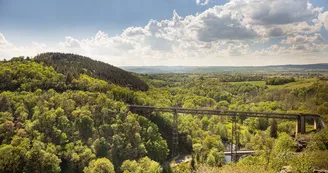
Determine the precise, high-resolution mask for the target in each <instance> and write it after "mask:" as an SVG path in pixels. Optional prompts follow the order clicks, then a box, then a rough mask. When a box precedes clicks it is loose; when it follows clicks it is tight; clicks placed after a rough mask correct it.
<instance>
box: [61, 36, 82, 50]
mask: <svg viewBox="0 0 328 173" xmlns="http://www.w3.org/2000/svg"><path fill="white" fill-rule="evenodd" d="M59 44H61V45H62V46H64V47H67V48H80V47H81V45H80V42H79V41H78V40H76V39H74V38H72V37H65V42H61V43H59Z"/></svg>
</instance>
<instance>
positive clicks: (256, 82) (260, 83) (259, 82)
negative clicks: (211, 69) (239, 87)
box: [229, 81, 265, 86]
mask: <svg viewBox="0 0 328 173" xmlns="http://www.w3.org/2000/svg"><path fill="white" fill-rule="evenodd" d="M229 83H230V84H243V83H244V84H247V83H248V84H253V85H259V86H264V85H265V81H245V82H229Z"/></svg>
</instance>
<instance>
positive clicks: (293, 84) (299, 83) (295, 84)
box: [229, 78, 328, 89]
mask: <svg viewBox="0 0 328 173" xmlns="http://www.w3.org/2000/svg"><path fill="white" fill-rule="evenodd" d="M317 81H318V80H317V79H316V78H311V79H302V80H297V81H296V82H291V83H287V84H283V85H267V86H268V88H270V89H296V88H304V87H309V86H311V85H312V84H314V83H315V82H317ZM320 82H328V81H320ZM229 83H230V84H246V83H248V84H253V85H258V86H265V85H266V84H265V81H246V82H229Z"/></svg>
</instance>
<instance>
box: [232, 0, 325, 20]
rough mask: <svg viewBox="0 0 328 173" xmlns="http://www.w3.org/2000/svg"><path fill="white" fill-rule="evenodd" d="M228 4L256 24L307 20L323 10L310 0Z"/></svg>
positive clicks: (251, 0) (253, 0) (239, 0)
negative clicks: (314, 5) (315, 6)
mask: <svg viewBox="0 0 328 173" xmlns="http://www.w3.org/2000/svg"><path fill="white" fill-rule="evenodd" d="M228 4H229V5H230V6H229V8H230V9H233V10H236V11H240V12H241V13H243V14H244V15H245V18H246V20H247V22H248V23H251V24H256V25H282V24H290V23H295V22H301V21H306V20H308V19H311V18H313V17H315V16H317V15H318V14H319V13H320V12H321V11H322V9H321V8H314V7H313V5H312V4H311V3H309V2H308V0H248V1H245V0H231V1H230V2H229V3H228Z"/></svg>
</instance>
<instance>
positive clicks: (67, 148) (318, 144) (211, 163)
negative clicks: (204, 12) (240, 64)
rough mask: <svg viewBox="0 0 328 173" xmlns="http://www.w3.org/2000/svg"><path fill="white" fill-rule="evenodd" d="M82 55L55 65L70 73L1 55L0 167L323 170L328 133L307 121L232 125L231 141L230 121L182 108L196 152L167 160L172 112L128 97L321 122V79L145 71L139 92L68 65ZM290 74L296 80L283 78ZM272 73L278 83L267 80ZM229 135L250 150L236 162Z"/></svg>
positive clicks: (153, 172) (152, 172) (6, 171)
mask: <svg viewBox="0 0 328 173" xmlns="http://www.w3.org/2000/svg"><path fill="white" fill-rule="evenodd" d="M43 60H44V61H45V60H48V61H50V60H51V59H50V58H44V59H43ZM39 62H43V61H39ZM58 62H61V63H62V64H58ZM79 62H80V61H75V62H70V61H67V60H66V59H64V60H62V61H57V62H56V65H57V67H56V68H57V70H58V68H60V69H65V68H64V67H66V68H68V69H66V70H67V71H69V73H66V76H65V75H64V74H62V73H59V72H58V71H56V70H55V67H52V66H46V65H44V63H38V62H36V61H35V60H31V59H29V58H26V59H24V58H22V57H18V58H13V59H11V60H10V61H1V62H0V172H1V173H2V172H3V173H11V172H49V173H60V172H62V173H68V172H70V173H71V172H72V173H80V172H85V173H90V172H93V171H92V170H95V169H96V168H97V167H101V170H102V169H103V168H104V169H105V168H106V170H110V171H103V172H110V173H114V172H116V173H134V172H139V173H144V172H142V171H139V170H147V172H149V173H160V172H170V173H180V172H184V173H192V172H199V173H205V172H206V173H211V172H213V173H214V172H236V171H235V170H237V171H238V172H254V173H257V172H261V173H262V172H269V173H271V172H272V173H273V172H278V171H280V169H281V168H282V167H284V166H287V165H288V166H291V169H292V171H293V172H310V171H312V170H313V169H328V160H327V157H328V150H327V148H328V139H327V136H328V130H327V129H324V130H321V131H320V132H316V131H314V130H313V122H311V121H307V124H306V127H307V129H306V134H304V135H303V134H302V135H299V136H297V137H296V138H294V136H295V130H296V128H295V120H291V121H290V120H283V119H275V120H273V119H268V118H247V119H244V120H242V121H238V123H237V124H238V126H237V127H238V129H240V130H238V132H237V133H238V136H239V140H238V141H237V138H235V137H233V136H232V134H233V133H232V127H233V126H232V124H233V123H232V121H231V120H232V119H231V118H229V117H220V116H210V115H208V116H207V115H202V116H200V115H192V114H182V113H181V114H178V134H179V138H178V139H179V142H178V145H179V146H178V147H177V149H178V150H177V152H178V153H179V154H180V155H181V156H184V155H185V154H186V155H191V154H192V156H193V161H191V162H186V163H185V162H180V161H179V160H176V161H174V160H173V161H172V162H171V163H172V164H169V165H166V164H165V163H168V162H167V161H168V160H170V159H171V158H172V157H171V156H172V155H171V154H172V152H171V151H172V146H173V141H172V139H173V138H172V134H173V131H172V127H174V126H173V125H174V124H173V119H172V118H173V113H168V112H167V113H163V112H157V111H154V112H152V113H148V112H139V114H135V113H132V112H129V111H128V109H127V106H128V105H131V104H133V105H144V106H158V107H183V108H200V109H213V110H214V109H216V110H239V111H259V112H289V113H301V112H302V113H318V114H320V115H321V117H322V119H323V120H324V121H325V122H326V123H327V122H328V109H327V108H328V93H327V90H328V81H327V80H325V79H320V78H312V75H311V74H307V73H306V74H304V76H303V77H302V78H299V77H297V76H283V77H279V78H278V77H276V78H274V77H270V75H266V74H257V75H249V74H217V73H213V74H212V73H209V74H149V75H144V76H142V78H143V79H144V80H145V81H147V83H149V85H151V86H152V87H150V89H149V90H148V91H146V92H143V91H133V90H131V89H129V88H127V87H121V86H119V85H115V84H109V83H108V82H106V81H105V80H101V79H98V78H94V77H91V76H89V75H88V74H87V73H86V72H87V71H88V70H87V69H84V71H81V72H80V71H75V72H78V73H77V74H79V76H78V77H76V76H74V75H77V74H75V73H73V72H74V70H77V69H79V68H80V69H82V70H83V68H82V67H81V66H82V65H81V64H79ZM48 63H51V62H48ZM53 64H55V63H53ZM66 64H68V65H66ZM59 65H63V67H59ZM69 68H72V70H70V69H69ZM85 71H86V72H85ZM80 73H82V74H80ZM89 74H91V73H89ZM69 76H71V77H72V78H71V79H70V78H69ZM268 77H269V78H268ZM289 77H295V78H296V79H297V80H296V81H295V82H294V81H286V82H287V83H285V82H284V79H286V78H289ZM271 79H275V80H274V82H278V83H277V85H276V84H274V85H273V84H272V85H271V84H270V85H267V84H266V81H270V80H271ZM278 84H279V85H278ZM233 139H235V141H234V140H233ZM299 139H301V144H302V145H299V144H300V143H299V142H298V141H300V140H299ZM259 141H260V142H259ZM231 142H236V143H237V142H238V143H237V147H238V150H250V151H256V152H255V153H254V155H252V156H247V157H243V159H242V160H240V161H239V162H238V163H237V164H227V162H229V161H230V160H229V159H230V158H228V157H226V156H225V155H224V151H226V150H227V148H228V146H229V143H231ZM300 151H301V152H300ZM161 164H162V165H164V166H163V167H161ZM99 165H100V166H99ZM165 165H166V166H165ZM172 165H173V166H172ZM174 165H175V166H174ZM299 165H304V166H302V167H300V166H299ZM95 167H96V168H95ZM97 169H98V168H97ZM90 170H91V171H90ZM94 172H95V171H94ZM99 172H101V171H99Z"/></svg>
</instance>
